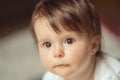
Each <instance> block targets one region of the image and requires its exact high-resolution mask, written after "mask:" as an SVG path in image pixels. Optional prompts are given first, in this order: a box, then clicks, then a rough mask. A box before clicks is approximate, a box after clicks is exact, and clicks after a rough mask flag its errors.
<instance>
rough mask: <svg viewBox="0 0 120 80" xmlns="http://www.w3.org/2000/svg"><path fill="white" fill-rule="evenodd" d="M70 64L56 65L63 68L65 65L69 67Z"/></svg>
mask: <svg viewBox="0 0 120 80" xmlns="http://www.w3.org/2000/svg"><path fill="white" fill-rule="evenodd" d="M69 66H70V65H69V64H60V65H57V66H55V67H59V68H63V67H69Z"/></svg>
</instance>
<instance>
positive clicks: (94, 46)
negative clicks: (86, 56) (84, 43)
mask: <svg viewBox="0 0 120 80" xmlns="http://www.w3.org/2000/svg"><path fill="white" fill-rule="evenodd" d="M100 40H101V37H100V36H95V37H93V39H92V40H91V47H92V50H91V54H92V55H95V54H96V52H97V51H98V50H99V46H100Z"/></svg>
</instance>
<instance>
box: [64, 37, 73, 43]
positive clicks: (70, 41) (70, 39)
mask: <svg viewBox="0 0 120 80" xmlns="http://www.w3.org/2000/svg"><path fill="white" fill-rule="evenodd" d="M74 41H75V40H74V39H73V38H67V39H66V40H65V44H72V43H73V42H74Z"/></svg>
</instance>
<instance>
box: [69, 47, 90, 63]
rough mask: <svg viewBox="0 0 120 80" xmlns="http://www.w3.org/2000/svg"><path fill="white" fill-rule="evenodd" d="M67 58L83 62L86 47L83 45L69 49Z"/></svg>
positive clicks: (86, 55)
mask: <svg viewBox="0 0 120 80" xmlns="http://www.w3.org/2000/svg"><path fill="white" fill-rule="evenodd" d="M69 53H70V55H69V59H70V61H71V62H72V63H81V64H82V63H83V62H84V61H85V59H86V58H87V57H88V52H87V48H86V47H85V46H83V47H78V48H73V49H71V50H70V51H69Z"/></svg>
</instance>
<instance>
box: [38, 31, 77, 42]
mask: <svg viewBox="0 0 120 80" xmlns="http://www.w3.org/2000/svg"><path fill="white" fill-rule="evenodd" d="M71 35H75V34H74V33H73V32H69V33H68V34H63V36H61V37H58V39H64V38H65V37H69V36H71ZM58 36H60V35H58ZM51 39H52V38H50V37H46V38H45V37H42V39H39V40H38V43H41V42H44V41H51Z"/></svg>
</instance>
